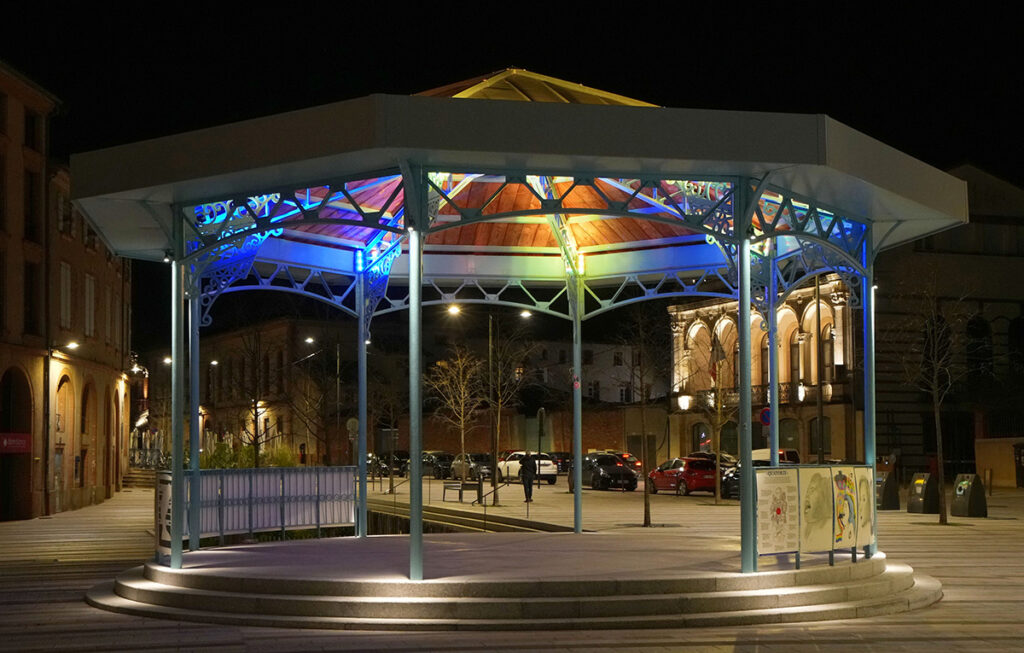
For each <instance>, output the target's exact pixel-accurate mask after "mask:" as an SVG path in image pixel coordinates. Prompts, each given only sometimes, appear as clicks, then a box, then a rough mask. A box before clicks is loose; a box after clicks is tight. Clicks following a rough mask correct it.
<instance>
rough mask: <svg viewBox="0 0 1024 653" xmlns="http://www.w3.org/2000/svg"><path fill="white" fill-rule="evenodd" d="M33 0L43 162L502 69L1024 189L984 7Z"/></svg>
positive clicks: (1011, 47) (1002, 43)
mask: <svg viewBox="0 0 1024 653" xmlns="http://www.w3.org/2000/svg"><path fill="white" fill-rule="evenodd" d="M22 4H23V5H24V4H29V3H22ZM31 4H32V7H31V8H30V9H26V8H24V7H20V8H19V9H20V10H21V11H22V12H23V16H22V21H23V22H22V24H21V25H20V26H19V25H18V24H17V19H16V20H15V24H12V25H6V26H5V29H4V30H3V31H4V36H3V38H2V39H0V59H3V60H4V61H6V62H7V63H8V64H11V65H13V66H14V67H15V68H17V69H18V70H20V71H22V72H23V73H25V74H26V75H28V76H29V77H31V78H32V79H34V80H36V81H37V82H38V83H39V84H41V85H42V86H44V87H45V88H47V89H48V90H49V91H51V92H52V93H53V94H55V95H56V96H57V97H58V98H60V99H61V101H62V103H63V105H62V110H61V113H60V114H59V115H58V116H57V117H56V118H55V119H54V121H53V123H52V142H51V151H52V154H53V155H54V156H55V157H56V158H66V157H67V155H68V154H70V153H71V152H79V151H87V150H91V149H97V148H102V147H108V146H112V145H117V144H120V143H125V142H131V141H135V140H140V139H144V138H151V137H155V136H161V135H166V134H171V133H175V132H180V131H185V130H190V129H196V128H201V127H208V126H212V125H217V124H222V123H226V122H233V121H237V120H242V119H246V118H252V117H256V116H261V115H267V114H273V113H277V112H281V111H287V110H292V109H300V108H303V107H308V106H315V105H317V104H323V103H327V102H334V101H339V100H344V99H348V98H353V97H360V96H364V95H367V94H370V93H395V94H409V93H415V92H418V91H422V90H426V89H429V88H433V87H436V86H441V85H443V84H446V83H450V82H453V81H457V80H461V79H467V78H470V77H475V76H478V75H482V74H485V73H488V72H492V71H496V70H501V69H504V68H507V67H512V66H515V67H519V68H526V69H528V70H531V71H534V72H538V73H542V74H546V75H551V76H554V77H558V78H562V79H566V80H569V81H573V82H579V83H582V84H585V85H588V86H592V87H596V88H599V89H603V90H608V91H612V92H616V93H620V94H623V95H627V96H630V97H635V98H637V99H641V100H646V101H649V102H653V103H656V104H661V105H665V106H671V107H693V108H711V109H740V110H755V111H784V112H797V113H824V114H827V115H829V116H831V117H833V118H835V119H837V120H839V121H841V122H844V123H846V124H847V125H850V126H851V127H854V128H856V129H858V130H860V131H863V132H865V133H867V134H868V135H870V136H873V137H875V138H878V139H879V140H882V141H884V142H886V143H888V144H889V145H892V146H894V147H896V148H898V149H901V150H903V151H905V152H907V153H909V154H911V155H913V156H916V157H918V158H920V159H922V160H923V161H925V162H927V163H930V164H932V165H935V166H937V167H940V168H948V167H952V166H954V165H957V164H960V163H965V162H970V163H973V164H975V165H977V166H979V167H981V168H984V169H986V170H988V171H989V172H991V173H993V174H995V175H997V176H999V177H1002V178H1004V179H1006V180H1008V181H1011V182H1013V183H1016V184H1018V185H1020V186H1024V154H1022V151H1021V145H1022V140H1024V139H1022V136H1021V134H1022V127H1021V115H1022V111H1021V106H1020V102H1019V100H1020V97H1019V96H1020V95H1021V86H1022V83H1021V71H1022V64H1024V54H1022V53H1024V46H1022V44H1021V33H1020V30H1019V27H1017V24H1018V23H1017V21H1016V20H1015V19H1011V18H1010V17H1009V16H1003V15H1001V14H998V13H992V12H987V11H986V10H985V7H984V6H972V7H970V9H969V10H968V9H963V12H962V13H963V14H964V15H951V12H946V13H945V14H943V15H941V16H940V15H932V14H923V15H909V14H908V15H906V16H901V15H898V13H899V12H898V11H896V10H892V9H890V10H888V11H886V12H877V11H874V10H872V9H870V8H868V7H866V6H860V5H856V6H855V5H852V4H849V3H844V6H848V7H850V8H848V9H846V10H845V13H835V12H836V11H837V10H835V9H832V10H830V11H831V12H832V13H823V12H822V11H821V10H820V9H818V7H820V6H823V5H817V4H811V3H793V4H799V5H801V6H802V7H805V8H810V9H817V10H816V11H807V12H805V13H797V12H795V11H793V10H791V9H787V10H786V11H781V10H776V9H775V6H774V5H773V4H772V3H759V4H757V5H751V6H752V7H756V10H752V13H754V14H756V15H757V16H756V17H747V16H746V15H743V14H740V13H738V12H737V13H732V12H730V11H726V8H732V9H735V8H737V7H739V6H741V3H717V4H715V5H713V6H709V8H695V7H703V5H693V4H692V3H680V2H677V3H664V4H661V3H657V2H654V3H642V4H641V3H616V4H615V5H612V7H614V8H613V9H604V8H603V7H604V5H599V4H596V3H592V4H588V5H581V4H578V3H573V6H578V7H584V8H583V9H576V10H567V9H560V8H552V5H553V3H545V5H548V6H544V5H541V6H544V8H543V9H539V8H534V7H533V5H530V4H529V3H519V4H516V3H501V4H499V5H495V6H496V7H500V8H501V9H500V10H497V9H486V8H482V6H481V5H480V4H479V3H473V4H462V3H424V4H423V6H424V7H426V8H420V9H408V8H405V7H404V6H401V7H400V6H399V5H397V4H396V3H365V4H363V3H360V4H359V5H358V6H359V7H360V8H359V9H351V8H350V7H349V5H351V4H354V3H335V4H332V5H327V6H326V7H329V8H324V9H322V10H316V9H307V10H305V11H301V12H300V11H295V10H290V9H284V10H279V11H276V12H270V11H263V10H257V9H255V8H253V7H247V8H246V9H245V10H244V13H238V12H231V11H228V10H227V9H226V8H225V9H220V8H216V9H212V10H211V9H209V8H208V7H204V11H203V12H202V13H199V12H195V13H189V12H182V10H181V8H180V6H177V5H175V6H174V9H173V10H172V9H171V8H170V6H169V5H164V4H162V3H142V4H138V5H134V6H133V8H132V9H129V10H122V11H118V12H117V13H112V14H110V15H107V16H98V15H96V14H95V13H90V12H87V10H86V9H83V8H75V9H67V8H66V5H63V4H57V3H47V2H40V3H31ZM83 4H85V3H83ZM206 4H207V5H213V3H206ZM893 4H895V3H893ZM911 4H914V5H915V6H916V7H917V8H918V9H919V11H921V10H927V11H944V10H940V9H939V6H938V5H936V4H928V5H924V4H919V3H911ZM91 6H93V7H95V6H96V5H91ZM100 6H103V5H100ZM743 6H745V5H743ZM1003 6H1010V5H1003ZM334 7H337V8H334ZM363 7H372V8H373V9H369V8H363ZM715 7H717V9H716V8H715ZM854 7H856V8H854ZM171 11H173V12H175V13H167V12H171ZM211 12H212V13H211ZM947 14H949V15H947ZM137 289H139V284H137ZM150 295H152V293H150ZM141 299H142V298H140V300H139V301H137V302H136V311H137V312H138V311H139V310H140V309H142V310H145V307H146V305H145V302H144V301H141Z"/></svg>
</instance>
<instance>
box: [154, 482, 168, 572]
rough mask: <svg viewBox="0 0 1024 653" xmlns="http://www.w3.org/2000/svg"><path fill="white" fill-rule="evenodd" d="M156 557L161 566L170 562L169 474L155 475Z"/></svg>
mask: <svg viewBox="0 0 1024 653" xmlns="http://www.w3.org/2000/svg"><path fill="white" fill-rule="evenodd" d="M155 499H156V524H155V529H154V533H155V534H156V556H157V560H158V561H159V562H160V563H162V564H170V560H171V473H170V472H158V473H157V475H156V495H155Z"/></svg>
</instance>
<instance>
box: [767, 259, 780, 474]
mask: <svg viewBox="0 0 1024 653" xmlns="http://www.w3.org/2000/svg"><path fill="white" fill-rule="evenodd" d="M775 266H776V262H775V240H774V239H772V244H771V260H770V261H769V262H768V273H769V274H770V275H771V278H770V279H769V280H768V291H767V292H768V297H767V298H766V299H767V301H766V302H765V303H766V305H767V307H768V316H767V317H765V320H766V321H767V322H768V393H769V394H770V396H771V398H770V399H769V401H768V412H769V413H770V415H771V425H770V426H769V427H768V447H769V448H770V449H771V463H772V467H778V466H779V342H778V339H779V319H778V318H779V316H778V306H777V300H778V296H779V285H778V278H777V277H776V275H775V273H776V268H775Z"/></svg>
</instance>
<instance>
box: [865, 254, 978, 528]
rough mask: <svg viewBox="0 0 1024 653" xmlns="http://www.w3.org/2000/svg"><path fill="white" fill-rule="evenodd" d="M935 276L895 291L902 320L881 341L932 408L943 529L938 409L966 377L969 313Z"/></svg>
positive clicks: (935, 272)
mask: <svg viewBox="0 0 1024 653" xmlns="http://www.w3.org/2000/svg"><path fill="white" fill-rule="evenodd" d="M939 275H940V272H939V271H938V270H934V269H933V270H931V271H930V272H928V273H926V274H925V275H923V276H922V277H919V278H918V279H917V283H915V284H914V285H913V286H910V285H909V284H906V285H904V286H903V287H902V288H899V289H898V290H897V292H896V293H895V297H894V299H895V301H896V304H897V306H898V310H899V311H900V313H901V316H900V317H899V318H897V319H896V320H895V321H894V324H893V327H892V328H891V329H888V330H887V331H886V332H885V333H884V334H882V336H883V338H886V339H889V340H891V341H892V343H893V344H895V345H897V350H898V351H899V352H900V354H899V358H900V364H901V365H902V367H903V377H904V381H905V382H906V383H907V385H910V386H913V387H915V388H917V389H918V390H920V391H921V392H923V393H925V395H927V397H928V399H929V401H930V403H931V409H932V411H931V412H932V419H933V420H934V424H935V456H936V458H937V459H938V461H937V462H938V464H937V466H936V475H937V476H938V486H939V523H940V524H946V523H947V521H948V520H947V516H946V489H945V488H946V485H945V483H946V478H945V476H946V475H945V469H944V467H945V465H944V460H945V452H944V451H943V442H942V405H943V403H944V402H945V401H946V399H947V398H948V397H949V395H950V393H951V392H952V391H953V390H954V388H955V387H956V386H957V384H958V382H959V381H960V380H961V379H962V378H963V377H964V376H966V375H967V373H968V366H967V365H966V360H965V357H964V355H963V352H964V349H965V347H966V345H967V342H966V337H965V327H966V324H967V322H968V321H969V320H970V318H971V317H972V311H971V310H970V309H969V307H968V305H967V303H966V296H965V295H958V296H953V297H950V296H944V295H942V294H941V293H940V292H939V288H938V279H939V278H940V277H939Z"/></svg>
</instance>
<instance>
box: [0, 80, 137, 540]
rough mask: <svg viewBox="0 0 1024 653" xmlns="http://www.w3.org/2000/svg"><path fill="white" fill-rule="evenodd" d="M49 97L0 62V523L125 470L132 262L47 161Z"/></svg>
mask: <svg viewBox="0 0 1024 653" xmlns="http://www.w3.org/2000/svg"><path fill="white" fill-rule="evenodd" d="M56 106H57V100H56V98H54V97H53V96H52V95H50V94H49V93H48V92H46V91H45V90H43V89H41V88H39V87H38V86H36V85H35V84H34V83H32V82H31V81H30V80H28V79H26V78H25V77H23V76H22V75H20V74H19V73H18V72H17V71H15V70H13V69H11V68H9V67H7V66H5V65H3V64H2V63H0V502H2V503H0V519H3V520H10V519H26V518H31V517H36V516H39V515H44V514H50V513H53V512H59V511H63V510H71V509H75V508H79V507H81V506H84V505H88V504H91V503H95V502H98V501H102V500H103V499H105V498H108V497H110V496H111V494H112V493H113V492H114V491H116V490H118V489H119V488H120V481H121V477H122V474H123V470H124V469H125V468H126V466H127V432H128V431H127V428H128V427H127V386H126V378H125V374H124V369H125V365H124V363H125V360H126V358H127V354H128V345H127V343H128V341H129V335H130V334H129V328H128V324H129V310H130V309H129V305H130V300H129V298H130V296H131V278H130V268H129V267H128V266H127V264H126V263H125V262H123V261H122V260H121V259H118V258H117V257H114V256H112V255H111V253H110V252H109V251H108V250H107V248H106V247H105V246H104V244H103V243H102V242H100V240H99V238H98V237H97V235H96V233H95V232H94V231H93V230H92V229H91V228H90V227H89V225H88V224H87V222H86V221H85V220H84V219H83V218H82V217H81V216H80V215H79V214H78V212H77V210H75V208H74V207H73V206H72V205H71V202H70V196H71V194H70V188H71V180H70V177H69V174H68V170H67V168H65V167H62V166H59V165H55V164H52V163H51V162H50V161H49V160H48V134H49V120H50V116H51V114H52V113H53V111H54V109H55V107H56Z"/></svg>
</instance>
